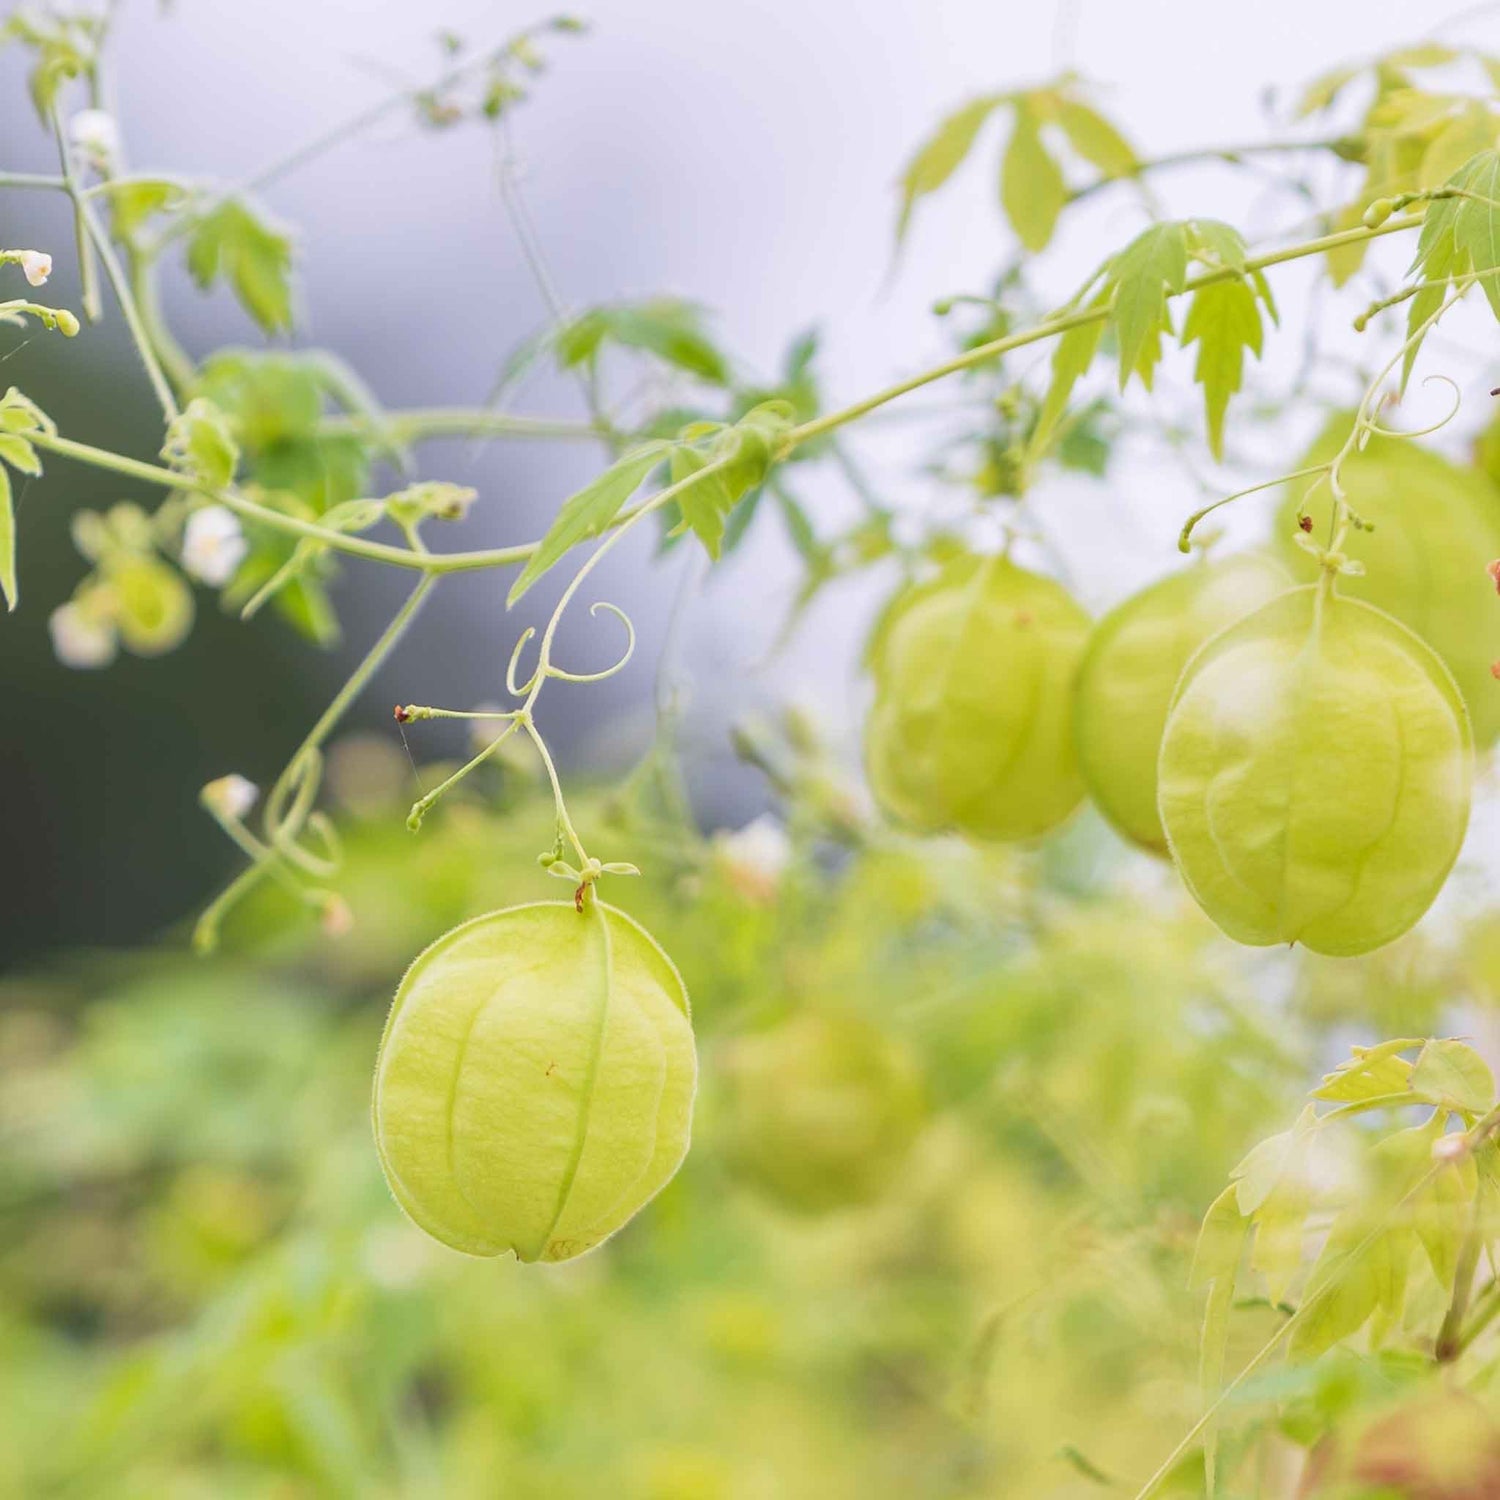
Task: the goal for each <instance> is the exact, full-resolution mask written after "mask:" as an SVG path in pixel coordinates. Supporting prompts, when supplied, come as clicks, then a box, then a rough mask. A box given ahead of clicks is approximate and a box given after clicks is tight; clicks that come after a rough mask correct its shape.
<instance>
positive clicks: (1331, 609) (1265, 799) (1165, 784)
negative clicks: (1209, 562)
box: [1158, 585, 1474, 954]
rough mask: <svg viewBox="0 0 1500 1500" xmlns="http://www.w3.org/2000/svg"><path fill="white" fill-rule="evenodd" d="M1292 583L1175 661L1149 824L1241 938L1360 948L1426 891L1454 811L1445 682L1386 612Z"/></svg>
mask: <svg viewBox="0 0 1500 1500" xmlns="http://www.w3.org/2000/svg"><path fill="white" fill-rule="evenodd" d="M1319 592H1320V590H1319V586H1317V585H1314V586H1312V587H1309V588H1298V589H1291V590H1289V591H1288V592H1287V593H1285V594H1282V595H1281V596H1280V597H1279V598H1276V599H1273V600H1272V601H1271V602H1270V603H1269V604H1266V605H1263V606H1262V607H1261V608H1260V609H1258V610H1256V611H1255V613H1254V614H1252V615H1249V616H1247V617H1246V618H1245V619H1243V620H1240V621H1239V622H1238V623H1237V624H1234V625H1231V626H1230V627H1229V628H1228V629H1227V630H1223V631H1220V633H1219V634H1218V635H1216V636H1214V637H1213V639H1212V640H1210V641H1209V642H1208V643H1207V644H1206V645H1205V646H1204V647H1203V648H1202V650H1200V651H1199V652H1198V654H1197V655H1196V656H1194V657H1193V659H1192V660H1191V661H1190V662H1189V663H1188V664H1187V667H1186V668H1185V669H1184V671H1183V674H1182V678H1181V681H1180V682H1179V683H1178V685H1177V691H1176V694H1175V696H1174V698H1173V700H1172V707H1171V711H1170V713H1169V714H1168V716H1167V727H1166V731H1165V733H1164V735H1163V738H1162V746H1161V761H1160V764H1159V767H1158V776H1159V780H1160V801H1159V809H1160V812H1161V820H1162V824H1163V826H1164V827H1165V829H1166V833H1167V840H1168V842H1169V844H1170V846H1171V851H1172V856H1173V858H1174V859H1175V860H1176V861H1177V867H1178V869H1179V870H1180V871H1181V873H1182V877H1183V879H1184V880H1185V881H1186V882H1187V886H1188V889H1189V890H1190V891H1192V893H1193V895H1194V896H1195V897H1196V898H1197V901H1198V903H1199V905H1201V906H1202V907H1203V909H1204V911H1206V912H1207V913H1208V915H1209V916H1210V917H1212V918H1213V919H1214V921H1215V922H1217V923H1218V924H1219V926H1220V927H1222V928H1223V929H1224V931H1225V932H1227V933H1228V934H1229V936H1230V937H1232V938H1235V939H1237V940H1238V941H1239V942H1242V943H1251V944H1267V943H1299V942H1300V943H1304V944H1305V945H1306V946H1307V947H1309V948H1311V949H1312V950H1313V951H1314V952H1316V953H1329V954H1351V953H1367V952H1369V951H1370V950H1371V949H1373V948H1378V947H1380V946H1381V945H1382V944H1383V943H1388V942H1390V941H1391V940H1392V939H1393V938H1397V937H1399V936H1400V935H1401V934H1402V933H1403V932H1405V931H1406V930H1407V929H1408V928H1410V927H1412V926H1413V925H1414V924H1415V923H1416V922H1417V920H1418V919H1419V918H1420V917H1421V915H1422V913H1423V912H1425V911H1426V910H1427V908H1428V907H1429V906H1430V905H1431V904H1432V900H1433V898H1434V897H1435V896H1436V895H1437V893H1438V891H1439V889H1440V888H1441V887H1442V884H1443V881H1444V880H1445V879H1446V878H1447V875H1448V871H1449V870H1450V869H1452V867H1453V861H1454V860H1455V859H1456V858H1457V857H1458V850H1459V845H1460V844H1461V843H1462V842H1463V836H1464V829H1465V827H1466V826H1467V824H1468V820H1469V790H1470V783H1471V781H1472V778H1473V759H1474V757H1473V744H1472V740H1471V737H1470V731H1469V721H1468V715H1467V713H1466V712H1465V710H1464V703H1463V699H1462V697H1460V695H1459V692H1458V689H1457V686H1456V685H1455V684H1454V681H1453V678H1452V676H1451V675H1450V673H1449V672H1448V669H1447V668H1446V667H1445V666H1444V665H1443V663H1442V661H1441V660H1440V659H1439V657H1438V656H1437V654H1436V653H1435V652H1433V651H1432V650H1431V649H1430V648H1428V647H1427V646H1426V645H1425V644H1424V643H1423V642H1422V641H1421V640H1419V639H1418V638H1417V637H1416V636H1415V635H1413V634H1412V633H1411V631H1409V630H1408V629H1407V628H1406V627H1405V626H1404V625H1402V624H1401V623H1400V622H1399V621H1397V620H1394V619H1392V618H1391V616H1389V615H1387V614H1384V613H1383V612H1382V611H1380V610H1378V609H1374V608H1372V607H1371V606H1370V605H1368V604H1362V603H1360V602H1359V601H1358V600H1355V599H1349V598H1345V597H1343V596H1341V595H1339V594H1336V593H1333V592H1331V591H1329V592H1327V593H1325V594H1324V595H1323V597H1322V599H1321V600H1320V599H1319Z"/></svg>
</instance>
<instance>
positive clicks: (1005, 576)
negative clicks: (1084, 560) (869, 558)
mask: <svg viewBox="0 0 1500 1500" xmlns="http://www.w3.org/2000/svg"><path fill="white" fill-rule="evenodd" d="M1088 632H1089V617H1088V616H1087V615H1086V614H1085V613H1084V611H1083V610H1082V609H1081V608H1080V607H1079V605H1078V604H1077V603H1075V602H1074V600H1073V598H1072V597H1071V595H1069V594H1068V592H1067V591H1066V590H1065V589H1064V588H1063V587H1062V585H1061V584H1059V583H1056V582H1054V581H1053V580H1052V579H1050V578H1044V577H1042V576H1041V575H1040V574H1037V573H1032V572H1030V571H1028V570H1027V569H1025V568H1022V567H1019V566H1017V565H1016V564H1015V563H1013V562H1011V561H1010V559H1009V558H1007V557H1001V556H996V557H985V558H980V557H973V556H964V557H960V558H957V559H955V560H953V561H951V562H949V563H948V564H946V565H945V566H944V567H943V568H942V570H941V571H940V572H939V573H938V574H937V576H936V577H934V578H932V579H931V580H929V581H926V582H922V583H918V584H915V585H912V586H911V587H909V588H908V589H906V590H905V591H904V592H903V593H901V594H900V595H898V596H897V598H896V599H895V601H894V602H893V603H892V604H891V606H890V607H889V609H888V610H887V611H886V613H885V616H884V617H883V618H882V619H881V621H880V622H879V624H878V625H877V627H876V630H875V635H874V638H873V639H872V641H871V644H870V650H869V661H870V666H871V669H872V671H873V673H874V678H875V703H874V707H873V709H872V710H871V713H870V720H869V725H868V729H867V732H866V740H865V755H866V763H867V766H868V769H869V775H870V782H871V785H872V787H873V789H874V792H875V795H876V797H877V798H878V799H879V801H880V803H881V805H882V806H883V807H884V808H885V810H886V811H887V812H889V813H890V814H891V815H892V816H893V817H895V818H896V819H898V820H899V821H900V822H902V823H904V824H906V825H907V826H908V827H911V828H913V829H916V830H917V831H918V832H921V833H936V832H940V831H944V830H951V831H956V832H959V833H965V834H969V835H971V836H972V837H974V838H981V839H1032V838H1038V837H1040V836H1041V835H1042V834H1044V833H1046V832H1047V831H1048V830H1049V829H1051V828H1054V827H1056V826H1057V824H1059V823H1061V822H1062V821H1063V819H1065V818H1066V817H1067V816H1068V814H1069V813H1071V812H1072V811H1073V809H1074V808H1075V807H1077V806H1078V804H1079V802H1081V801H1082V800H1083V778H1082V776H1081V775H1080V774H1079V770H1078V760H1077V755H1076V753H1075V751H1074V746H1073V696H1072V695H1073V677H1074V673H1075V672H1076V670H1077V666H1078V661H1079V658H1080V657H1081V656H1082V654H1083V649H1084V645H1085V643H1086V641H1087V639H1088Z"/></svg>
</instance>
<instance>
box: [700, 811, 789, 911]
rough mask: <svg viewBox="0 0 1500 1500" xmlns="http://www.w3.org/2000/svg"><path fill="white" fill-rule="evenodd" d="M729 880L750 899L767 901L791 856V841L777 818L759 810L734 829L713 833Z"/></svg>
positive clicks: (774, 892) (773, 893) (772, 896)
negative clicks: (759, 813)
mask: <svg viewBox="0 0 1500 1500" xmlns="http://www.w3.org/2000/svg"><path fill="white" fill-rule="evenodd" d="M714 848H715V851H716V853H717V855H718V858H719V861H720V863H721V865H722V867H723V869H724V872H725V873H726V874H727V875H728V877H729V882H730V884H731V885H733V886H734V887H735V889H736V890H738V891H739V893H740V894H741V895H742V896H744V897H746V898H747V899H749V900H751V901H770V900H772V899H773V898H774V897H775V895H776V887H777V885H778V884H779V883H780V881H781V876H782V874H783V872H784V871H785V870H786V867H787V865H788V864H789V863H790V862H791V858H792V841H791V840H790V839H789V838H788V837H787V834H786V829H785V828H783V827H782V826H781V822H780V820H779V819H778V818H775V817H772V815H771V814H770V813H762V814H761V815H760V817H758V818H756V819H755V820H754V821H753V822H750V823H747V824H746V825H745V826H744V827H743V828H741V829H740V830H739V831H738V832H737V833H722V832H721V833H718V834H715V835H714Z"/></svg>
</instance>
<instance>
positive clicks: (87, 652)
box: [47, 599, 116, 667]
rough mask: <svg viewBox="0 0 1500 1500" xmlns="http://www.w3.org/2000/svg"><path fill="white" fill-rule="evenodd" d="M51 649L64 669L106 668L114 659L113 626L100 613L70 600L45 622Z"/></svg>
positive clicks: (55, 610) (53, 612)
mask: <svg viewBox="0 0 1500 1500" xmlns="http://www.w3.org/2000/svg"><path fill="white" fill-rule="evenodd" d="M47 629H48V631H49V632H50V633H51V636H52V649H53V651H54V652H55V653H56V655H57V659H58V661H60V662H61V663H62V664H63V665H64V666H65V667H107V666H108V665H109V664H110V662H112V661H113V660H114V659H115V650H116V646H115V632H114V626H113V625H112V624H111V623H110V621H109V619H108V618H107V616H105V615H104V614H103V613H102V612H101V611H99V610H96V609H90V608H89V607H88V605H87V604H86V603H80V602H79V601H78V600H76V599H75V600H71V601H69V602H68V603H67V604H61V605H59V606H58V607H57V608H56V609H54V610H53V611H52V614H51V616H50V617H49V619H48V621H47Z"/></svg>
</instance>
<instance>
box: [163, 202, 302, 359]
mask: <svg viewBox="0 0 1500 1500" xmlns="http://www.w3.org/2000/svg"><path fill="white" fill-rule="evenodd" d="M187 262H188V270H189V272H190V273H191V274H192V277H193V280H194V281H196V282H197V283H198V285H199V286H200V287H202V288H204V289H205V290H207V289H208V288H209V287H211V286H213V285H214V283H215V282H216V281H218V280H220V278H223V279H225V280H227V281H228V282H229V284H230V286H231V287H233V289H234V293H235V296H236V297H238V298H239V300H240V303H241V305H242V306H243V307H244V309H245V311H246V312H248V313H249V314H250V316H251V317H252V318H254V319H255V321H256V322H257V323H259V324H260V326H261V327H262V328H264V329H265V330H266V332H267V333H275V332H277V331H278V330H282V329H288V328H290V327H291V326H292V287H291V269H292V242H291V239H290V237H289V236H288V235H287V234H285V233H284V232H282V231H281V230H279V229H277V228H275V227H274V226H273V225H272V224H271V223H270V222H269V221H268V220H267V219H266V218H264V217H263V216H262V215H260V214H258V213H257V212H256V211H255V210H254V209H252V208H251V207H250V206H249V205H248V204H247V203H246V202H245V201H244V200H243V199H240V198H227V199H225V200H224V201H223V202H222V203H220V204H218V205H217V206H216V207H214V208H213V209H211V210H209V211H208V212H207V213H206V214H204V215H203V217H202V218H200V219H199V220H198V222H197V224H196V226H195V227H194V229H193V232H192V234H191V235H190V236H189V238H188V245H187Z"/></svg>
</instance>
